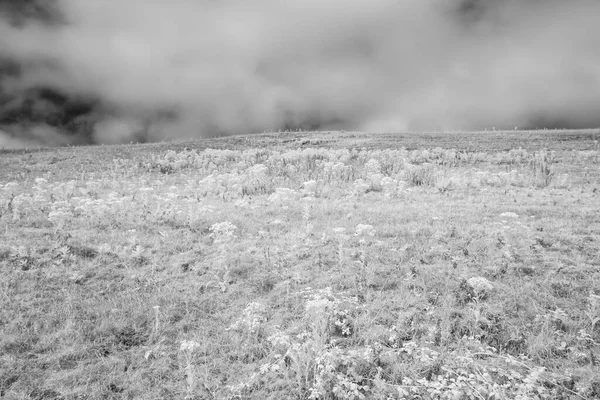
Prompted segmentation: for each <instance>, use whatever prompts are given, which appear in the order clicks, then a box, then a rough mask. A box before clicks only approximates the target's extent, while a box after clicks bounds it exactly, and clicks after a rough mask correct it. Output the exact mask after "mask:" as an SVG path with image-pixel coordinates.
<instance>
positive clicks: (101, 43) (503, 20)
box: [0, 0, 600, 146]
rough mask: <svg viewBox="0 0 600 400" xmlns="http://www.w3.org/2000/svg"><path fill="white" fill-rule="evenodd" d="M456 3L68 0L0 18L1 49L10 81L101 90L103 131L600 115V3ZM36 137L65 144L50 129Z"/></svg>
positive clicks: (449, 124) (438, 125)
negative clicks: (16, 18)
mask: <svg viewBox="0 0 600 400" xmlns="http://www.w3.org/2000/svg"><path fill="white" fill-rule="evenodd" d="M458 3H459V1H452V0H290V1H282V0H252V1H247V0H168V1H167V0H58V4H59V7H60V9H61V12H62V13H63V15H64V20H65V21H66V23H64V24H54V25H45V24H39V23H33V22H30V23H28V24H26V25H24V26H22V27H19V28H17V27H14V26H11V25H10V24H9V23H8V22H7V21H6V20H0V56H4V57H7V58H9V59H12V60H16V61H17V62H18V63H19V64H20V65H21V66H24V70H23V73H22V74H21V75H20V76H19V77H18V78H17V77H13V78H11V79H3V80H2V91H3V92H4V93H5V94H7V93H8V94H10V95H11V96H13V97H14V98H15V99H18V98H19V96H20V94H22V93H24V91H25V90H27V89H30V88H33V87H40V86H44V87H51V88H55V89H57V90H59V91H60V92H61V93H64V94H67V95H69V96H73V97H85V98H90V99H97V100H98V101H99V103H98V104H101V107H99V109H98V110H95V113H94V115H93V138H94V140H95V141H96V142H98V143H100V142H102V143H119V142H127V141H129V140H132V138H134V137H135V135H136V134H139V132H140V130H146V131H147V132H148V135H149V138H150V139H151V140H159V139H170V138H177V137H189V136H203V135H211V134H215V133H251V132H262V131H264V130H278V129H282V128H285V127H303V128H319V129H346V130H366V131H385V132H389V131H407V130H417V131H419V130H458V129H482V128H492V127H496V128H498V129H499V128H510V129H512V128H514V127H515V126H519V127H531V126H538V127H543V126H542V125H547V126H548V127H554V126H559V127H597V126H600V1H594V0H568V1H566V0H543V1H542V0H529V1H523V0H521V1H517V0H497V1H483V2H482V4H487V6H486V7H484V8H481V9H479V10H471V12H470V13H468V14H465V13H461V12H459V11H457V10H458V7H457V5H458ZM39 107H42V108H43V107H44V105H43V104H40V105H39ZM0 112H1V110H0ZM4 129H5V130H6V129H8V128H4ZM23 135H26V134H25V133H23ZM27 135H29V139H26V137H25V136H23V138H22V140H23V141H26V140H33V141H35V140H41V139H40V138H45V139H44V140H45V141H46V142H48V141H51V142H53V143H57V144H62V143H64V142H65V141H67V142H68V139H60V137H61V132H60V131H57V130H55V129H51V128H49V127H44V126H43V127H39V131H37V132H34V133H33V134H32V133H28V134H27ZM3 136H6V135H2V134H0V146H2V140H3V139H2V137H3ZM36 136H37V139H36ZM49 138H50V139H49ZM11 140H13V141H14V139H11ZM44 140H42V141H44ZM4 141H5V145H6V143H7V141H8V138H6V137H5V138H4Z"/></svg>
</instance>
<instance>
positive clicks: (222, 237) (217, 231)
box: [209, 221, 237, 242]
mask: <svg viewBox="0 0 600 400" xmlns="http://www.w3.org/2000/svg"><path fill="white" fill-rule="evenodd" d="M209 229H210V232H211V234H210V236H211V237H212V238H213V239H214V240H215V242H226V241H229V240H231V239H232V238H233V237H234V236H235V230H236V229H237V226H235V225H234V224H232V223H231V222H229V221H223V222H216V223H214V224H212V226H211V227H210V228H209Z"/></svg>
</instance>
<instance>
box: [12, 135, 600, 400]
mask: <svg viewBox="0 0 600 400" xmlns="http://www.w3.org/2000/svg"><path fill="white" fill-rule="evenodd" d="M599 137H600V130H587V131H533V132H521V131H514V132H513V131H510V132H496V131H494V132H471V133H461V132H457V133H452V134H441V133H437V134H413V135H408V134H405V135H400V134H398V135H392V134H389V135H383V134H381V135H375V134H365V133H354V132H312V133H310V132H283V133H269V134H261V135H247V136H237V137H224V138H213V139H204V140H197V141H190V142H176V143H158V144H144V145H123V146H96V147H70V148H60V149H36V150H20V151H3V152H1V153H0V233H1V235H2V236H1V241H0V398H6V399H23V400H25V399H36V400H42V399H55V400H58V399H65V400H67V399H184V398H185V399H198V400H200V399H347V400H350V399H352V400H354V399H382V400H388V399H453V400H460V399H481V400H491V399H523V400H524V399H582V400H591V399H600V365H599V364H600V251H599V248H600V146H599V144H598V138H599Z"/></svg>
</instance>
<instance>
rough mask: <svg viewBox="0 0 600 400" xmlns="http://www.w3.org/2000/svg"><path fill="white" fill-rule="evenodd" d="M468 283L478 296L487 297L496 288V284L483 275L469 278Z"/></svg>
mask: <svg viewBox="0 0 600 400" xmlns="http://www.w3.org/2000/svg"><path fill="white" fill-rule="evenodd" d="M467 284H468V285H469V286H470V287H471V289H473V292H475V294H476V295H477V296H478V297H485V296H486V295H488V294H489V292H491V291H492V290H493V289H494V285H492V283H491V282H490V281H488V280H487V279H485V278H484V277H481V276H476V277H473V278H469V279H468V280H467Z"/></svg>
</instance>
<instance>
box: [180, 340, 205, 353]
mask: <svg viewBox="0 0 600 400" xmlns="http://www.w3.org/2000/svg"><path fill="white" fill-rule="evenodd" d="M198 347H200V343H198V342H196V341H195V340H184V341H182V342H181V346H180V347H179V351H182V352H183V351H185V352H188V353H193V352H194V350H196V349H197V348H198Z"/></svg>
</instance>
